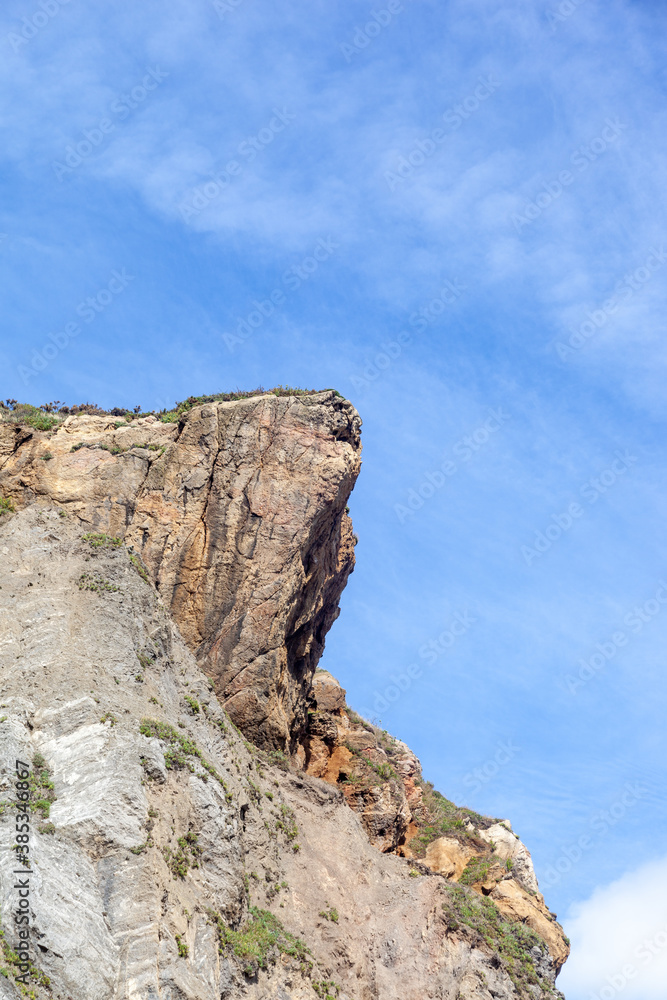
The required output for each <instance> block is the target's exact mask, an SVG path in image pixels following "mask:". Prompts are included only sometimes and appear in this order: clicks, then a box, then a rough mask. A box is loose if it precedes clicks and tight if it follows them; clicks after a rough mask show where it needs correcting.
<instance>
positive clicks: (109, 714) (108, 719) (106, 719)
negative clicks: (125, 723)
mask: <svg viewBox="0 0 667 1000" xmlns="http://www.w3.org/2000/svg"><path fill="white" fill-rule="evenodd" d="M117 721H118V720H117V719H116V716H115V715H114V714H113V713H112V712H105V713H104V715H103V716H102V717H101V718H100V722H102V723H104V722H110V723H111V725H112V726H115V725H116V722H117Z"/></svg>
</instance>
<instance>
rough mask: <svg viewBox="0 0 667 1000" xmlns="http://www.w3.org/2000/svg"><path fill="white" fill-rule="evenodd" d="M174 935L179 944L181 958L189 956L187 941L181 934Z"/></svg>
mask: <svg viewBox="0 0 667 1000" xmlns="http://www.w3.org/2000/svg"><path fill="white" fill-rule="evenodd" d="M174 937H175V938H176V944H177V946H178V954H179V957H180V958H187V957H188V946H187V944H185V942H184V941H182V940H181V935H180V934H174Z"/></svg>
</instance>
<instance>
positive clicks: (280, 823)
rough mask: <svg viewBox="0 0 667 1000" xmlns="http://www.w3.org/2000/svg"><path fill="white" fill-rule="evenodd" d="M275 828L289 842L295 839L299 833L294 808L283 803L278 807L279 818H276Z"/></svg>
mask: <svg viewBox="0 0 667 1000" xmlns="http://www.w3.org/2000/svg"><path fill="white" fill-rule="evenodd" d="M276 830H280V832H281V833H282V834H284V836H285V838H286V839H287V841H288V842H290V843H291V842H292V841H293V840H295V839H296V837H297V836H298V834H299V828H298V826H297V825H296V816H295V815H294V810H293V809H291V808H290V807H289V806H286V805H285V804H284V803H283V805H281V807H280V819H277V820H276Z"/></svg>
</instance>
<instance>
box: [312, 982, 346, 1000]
mask: <svg viewBox="0 0 667 1000" xmlns="http://www.w3.org/2000/svg"><path fill="white" fill-rule="evenodd" d="M312 987H313V989H314V990H315V992H316V993H317V995H318V997H321V998H322V1000H336V997H337V996H340V986H337V985H336V983H335V982H334V981H333V979H319V980H317V981H316V982H313V983H312Z"/></svg>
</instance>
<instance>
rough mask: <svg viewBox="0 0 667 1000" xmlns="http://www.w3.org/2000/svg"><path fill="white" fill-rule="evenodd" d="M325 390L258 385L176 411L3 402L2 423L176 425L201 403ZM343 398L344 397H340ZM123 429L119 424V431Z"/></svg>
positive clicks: (43, 427) (197, 400)
mask: <svg viewBox="0 0 667 1000" xmlns="http://www.w3.org/2000/svg"><path fill="white" fill-rule="evenodd" d="M327 391H329V390H326V389H298V388H296V387H295V386H290V385H277V386H275V387H274V388H273V389H264V387H263V386H258V387H257V388H256V389H250V390H246V389H237V390H236V391H235V392H218V393H214V394H213V395H210V396H188V398H187V399H185V400H182V401H181V402H176V403H175V405H174V408H173V410H159V411H155V410H145V411H144V410H142V409H141V406H135V407H134V409H133V410H128V409H126V408H124V407H119V406H114V407H113V408H112V409H111V410H104V409H102V408H101V407H100V406H98V405H97V403H79V404H78V405H76V406H67V405H66V404H65V403H61V402H60V400H59V399H57V400H55V401H54V402H52V403H43V404H42V405H41V406H33V405H32V403H19V402H18V401H17V400H16V399H6V400H5V401H4V402H3V401H2V400H0V421H4V422H5V423H14V424H27V425H28V426H29V427H34V428H35V430H39V431H50V430H53V428H54V427H57V426H58V424H60V423H62V421H63V420H64V419H65V418H66V417H70V416H76V415H78V414H85V413H87V414H91V415H93V416H112V417H125V420H126V421H129V422H131V421H132V420H133V419H135V417H150V416H155V417H159V418H160V420H161V421H162V422H163V423H166V424H169V423H177V422H178V421H179V420H180V419H181V417H182V416H183V415H184V414H185V413H187V412H188V411H189V410H191V409H192V408H193V407H194V406H201V404H202V403H218V402H221V403H226V402H229V401H230V400H234V399H248V398H249V397H250V396H271V395H273V396H312V395H314V394H315V393H317V392H327ZM330 391H332V392H335V393H336V395H337V396H341V393H339V392H338V390H337V389H332V390H330ZM341 398H343V397H342V396H341ZM119 426H122V424H120V423H117V424H116V428H118V427H119Z"/></svg>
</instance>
